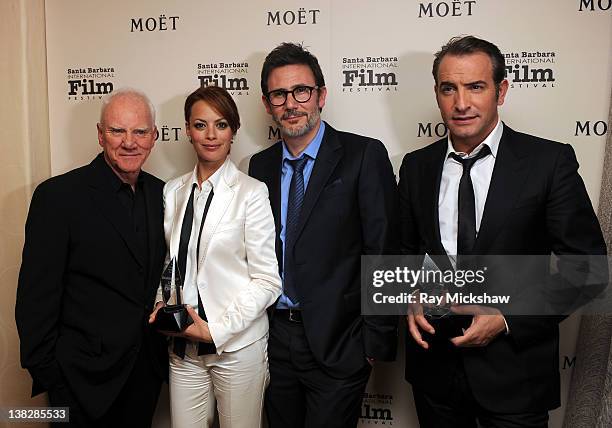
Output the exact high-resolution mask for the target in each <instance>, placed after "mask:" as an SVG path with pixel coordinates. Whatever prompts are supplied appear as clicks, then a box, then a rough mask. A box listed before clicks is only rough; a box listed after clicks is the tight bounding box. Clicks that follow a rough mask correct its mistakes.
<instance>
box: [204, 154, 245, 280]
mask: <svg viewBox="0 0 612 428" xmlns="http://www.w3.org/2000/svg"><path fill="white" fill-rule="evenodd" d="M224 168H225V169H224V170H223V172H222V176H221V177H220V180H219V182H218V184H217V186H216V187H215V188H213V191H214V192H215V194H214V196H213V198H212V201H211V203H210V208H209V209H208V213H207V214H206V219H205V220H204V228H203V229H202V236H201V238H200V257H199V259H198V269H201V268H202V266H203V263H204V260H205V259H206V252H207V251H208V244H209V243H210V239H211V237H212V235H213V234H214V233H215V230H216V229H217V226H218V225H219V222H220V221H221V219H222V218H223V216H224V214H225V212H226V211H227V207H228V206H229V205H230V202H232V199H234V193H235V192H234V189H233V186H234V185H235V184H236V183H237V182H238V169H237V168H236V166H235V165H234V163H233V162H232V161H231V160H230V159H229V157H228V158H227V160H226V162H225V166H224ZM198 227H199V225H198ZM198 232H199V230H198Z"/></svg>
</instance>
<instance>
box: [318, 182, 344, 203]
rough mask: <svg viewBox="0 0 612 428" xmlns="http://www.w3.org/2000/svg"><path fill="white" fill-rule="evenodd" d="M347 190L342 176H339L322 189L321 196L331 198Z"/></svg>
mask: <svg viewBox="0 0 612 428" xmlns="http://www.w3.org/2000/svg"><path fill="white" fill-rule="evenodd" d="M345 192H346V186H345V185H344V183H343V182H342V179H341V178H337V179H335V180H333V181H332V182H331V183H329V184H328V185H327V186H325V187H324V188H323V190H322V191H321V198H330V197H334V196H337V195H341V194H342V193H345Z"/></svg>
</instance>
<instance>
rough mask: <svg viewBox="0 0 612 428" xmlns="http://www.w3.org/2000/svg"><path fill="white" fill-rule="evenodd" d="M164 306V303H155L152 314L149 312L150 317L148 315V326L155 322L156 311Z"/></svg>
mask: <svg viewBox="0 0 612 428" xmlns="http://www.w3.org/2000/svg"><path fill="white" fill-rule="evenodd" d="M164 306H165V304H164V302H157V303H156V304H155V308H154V309H153V312H151V315H149V324H153V323H154V322H155V318H156V317H157V311H159V310H160V309H161V308H163V307H164Z"/></svg>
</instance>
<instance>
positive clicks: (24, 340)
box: [15, 182, 69, 390]
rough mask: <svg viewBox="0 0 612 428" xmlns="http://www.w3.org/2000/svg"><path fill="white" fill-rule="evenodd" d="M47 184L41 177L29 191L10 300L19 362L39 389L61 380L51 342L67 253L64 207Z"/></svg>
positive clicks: (59, 305) (67, 243)
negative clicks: (13, 299)
mask: <svg viewBox="0 0 612 428" xmlns="http://www.w3.org/2000/svg"><path fill="white" fill-rule="evenodd" d="M51 189H52V186H50V185H49V183H48V182H47V183H43V184H41V185H40V186H39V187H38V188H37V189H36V191H35V192H34V195H33V196H32V202H31V204H30V211H29V213H28V217H27V220H26V225H25V243H24V246H23V255H22V263H21V270H20V271H19V280H18V281H19V282H18V286H17V301H16V306H15V319H16V322H17V330H18V332H19V337H20V350H21V365H22V366H23V367H24V368H26V369H28V371H29V372H30V374H31V375H32V378H33V379H34V381H35V384H38V385H40V386H42V388H43V389H44V390H48V389H50V388H51V387H53V386H54V385H56V384H58V383H60V382H61V381H62V374H61V371H60V368H59V365H58V362H57V360H56V357H55V344H56V341H57V338H58V333H59V332H58V324H59V321H60V316H61V300H62V292H63V287H64V284H63V275H64V269H65V267H66V264H67V259H68V253H69V228H68V224H67V218H66V217H67V213H65V212H64V211H65V210H64V209H63V208H64V205H63V204H62V203H61V201H58V200H54V198H53V196H52V192H51ZM35 389H36V388H35Z"/></svg>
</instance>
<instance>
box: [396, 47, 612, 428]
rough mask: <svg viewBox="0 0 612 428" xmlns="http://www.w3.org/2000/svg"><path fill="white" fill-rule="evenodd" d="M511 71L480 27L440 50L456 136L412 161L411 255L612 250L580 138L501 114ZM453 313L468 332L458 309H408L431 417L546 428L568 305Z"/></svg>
mask: <svg viewBox="0 0 612 428" xmlns="http://www.w3.org/2000/svg"><path fill="white" fill-rule="evenodd" d="M504 73H505V65H504V56H503V55H502V54H501V52H500V51H499V49H498V48H497V47H496V46H495V45H493V44H492V43H490V42H488V41H485V40H482V39H478V38H476V37H473V36H466V37H457V38H453V39H451V40H450V42H449V43H448V44H447V45H445V46H444V47H443V48H442V49H441V50H440V51H439V52H438V53H437V54H436V56H435V61H434V65H433V76H434V79H435V85H434V90H435V93H436V99H437V102H438V107H439V109H440V113H441V115H442V119H443V120H444V122H445V123H446V126H447V127H448V131H449V135H448V137H447V138H444V139H443V140H440V141H438V142H435V143H433V144H431V145H429V146H427V147H425V148H423V149H420V150H417V151H415V152H412V153H409V154H407V155H406V156H405V158H404V160H403V162H402V166H401V170H400V183H399V191H400V213H401V218H400V222H401V228H402V233H401V235H402V236H401V240H402V242H401V249H402V252H403V253H404V254H421V255H423V254H429V255H432V257H433V258H435V259H436V260H438V261H440V260H444V258H446V256H447V255H448V256H449V257H448V258H446V260H447V263H446V266H439V267H440V268H445V267H449V266H451V265H452V267H455V264H456V260H455V256H457V257H459V260H462V259H461V258H462V257H463V256H468V257H469V256H470V255H473V256H474V257H478V256H475V255H506V256H507V255H534V256H538V255H539V256H540V258H539V259H538V257H534V258H532V259H533V260H535V261H534V262H533V263H534V265H535V266H536V267H537V268H538V269H539V268H540V267H542V266H540V267H538V266H537V265H538V263H540V262H542V263H544V264H546V262H547V260H548V257H549V256H550V254H551V253H555V254H560V255H574V254H575V255H602V256H603V255H605V254H606V246H605V243H604V240H603V237H602V233H601V229H600V227H599V224H598V222H597V218H596V217H595V213H594V211H593V208H592V205H591V202H590V200H589V197H588V195H587V193H586V189H585V187H584V184H583V182H582V179H581V178H580V176H579V174H578V163H577V161H576V157H575V155H574V151H573V150H572V147H571V146H569V145H566V144H560V143H556V142H552V141H548V140H544V139H541V138H538V137H534V136H531V135H526V134H522V133H519V132H516V131H514V130H512V129H511V128H510V127H509V126H508V125H506V124H505V123H502V122H501V121H500V119H499V115H498V111H497V109H498V106H501V105H502V104H503V103H504V99H505V96H506V93H507V90H508V82H507V80H505V78H504ZM441 256H443V257H441ZM604 258H605V257H604ZM507 260H510V258H508V259H507ZM604 270H605V269H604ZM604 276H605V277H606V278H607V275H604ZM512 285H513V286H515V287H517V288H519V289H520V288H521V287H522V289H523V291H524V292H526V294H527V295H532V296H534V295H538V292H539V290H537V289H535V287H533V288H532V289H531V290H525V288H526V287H532V286H534V283H532V284H527V283H519V284H512ZM540 285H542V284H541V283H540ZM595 288H596V289H597V290H600V289H601V288H599V287H595ZM597 290H595V291H597ZM516 297H518V296H517V294H516V293H514V295H513V298H516ZM524 303H526V304H532V302H524ZM536 303H543V302H536ZM415 309H416V310H415ZM515 309H517V308H515ZM453 311H454V312H455V313H456V314H460V315H463V316H467V317H468V322H467V323H465V324H464V326H463V327H464V330H463V331H461V329H460V328H458V327H457V326H456V325H455V326H454V327H453V326H452V324H453V323H455V324H457V323H459V324H461V322H460V321H458V320H457V319H456V318H453V317H447V318H446V319H442V320H440V319H437V320H435V322H434V321H433V320H432V319H431V318H427V317H425V316H424V315H423V313H422V312H421V311H419V306H418V305H416V306H413V307H412V311H410V314H409V315H408V329H409V335H408V338H407V350H406V353H407V355H406V378H407V380H409V381H410V382H411V383H412V387H413V392H414V398H415V403H416V407H417V412H418V417H419V422H420V424H421V426H422V427H432V428H433V427H435V428H444V427H453V428H463V427H474V428H475V427H476V424H477V423H478V424H479V426H486V427H519V426H520V427H534V428H535V427H546V426H547V424H548V410H549V409H553V408H555V407H558V406H559V404H560V397H559V367H558V364H559V363H558V361H559V350H558V344H559V332H558V323H559V322H560V321H561V320H562V319H563V318H564V316H563V314H562V313H557V314H551V313H548V312H542V313H535V312H532V313H528V312H530V310H527V309H525V310H524V311H523V312H527V313H523V314H522V316H516V312H513V313H510V314H506V313H502V312H501V311H500V310H499V308H493V307H486V306H479V305H465V306H455V307H454V308H453ZM517 312H521V311H520V310H518V311H517ZM543 315H548V316H543ZM555 315H556V316H555ZM459 320H460V319H459ZM430 321H431V322H430ZM449 324H450V327H449ZM453 330H454V333H451V334H448V333H445V332H452V331H453Z"/></svg>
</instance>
